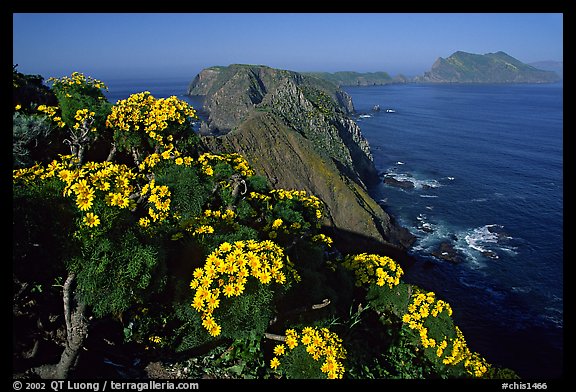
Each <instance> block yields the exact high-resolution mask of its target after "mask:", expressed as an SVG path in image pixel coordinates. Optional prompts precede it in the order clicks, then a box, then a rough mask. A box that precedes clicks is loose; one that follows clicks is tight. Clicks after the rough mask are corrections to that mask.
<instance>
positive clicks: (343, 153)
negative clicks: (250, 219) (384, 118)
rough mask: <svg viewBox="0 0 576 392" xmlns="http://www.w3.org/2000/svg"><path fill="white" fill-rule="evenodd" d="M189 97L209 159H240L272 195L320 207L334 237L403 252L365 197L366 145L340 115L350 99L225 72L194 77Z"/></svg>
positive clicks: (243, 71)
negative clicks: (195, 98)
mask: <svg viewBox="0 0 576 392" xmlns="http://www.w3.org/2000/svg"><path fill="white" fill-rule="evenodd" d="M188 93H189V94H190V95H206V98H205V101H204V102H205V103H204V110H205V111H206V112H207V113H208V120H207V122H206V123H205V124H203V125H202V127H201V133H202V134H203V139H204V141H205V143H206V144H208V145H209V146H210V148H211V149H213V150H214V151H216V152H232V151H236V152H239V153H240V154H243V155H244V156H245V157H246V158H247V159H248V161H249V162H250V163H251V165H252V167H253V168H254V169H255V170H256V172H257V173H258V174H260V175H264V176H266V177H267V178H268V179H269V181H270V182H271V183H272V184H273V185H274V186H275V187H278V188H286V189H303V190H306V191H308V192H310V193H312V194H314V195H316V196H318V197H319V198H320V199H322V200H323V201H324V202H325V204H326V215H327V217H326V220H325V222H324V223H325V224H326V225H327V226H330V227H332V228H333V229H334V230H335V233H336V234H337V232H339V233H343V232H352V233H357V234H361V235H362V236H363V237H365V238H367V239H368V240H370V241H376V242H379V243H387V244H392V245H395V246H405V245H408V244H409V243H410V242H411V241H412V237H411V235H410V234H409V233H408V232H407V231H406V230H405V229H401V228H399V227H397V226H396V225H395V224H394V223H393V222H392V220H391V218H390V217H389V216H388V215H387V214H386V212H385V211H383V210H382V208H381V207H380V206H379V205H378V204H377V203H376V202H375V201H374V200H372V198H371V197H370V196H369V195H368V193H367V191H366V184H369V183H371V182H373V181H376V180H377V175H376V170H375V168H374V164H373V162H372V155H371V153H370V147H369V145H368V142H367V141H366V139H364V137H363V136H362V134H361V132H360V129H359V128H358V126H357V125H356V123H354V121H352V120H351V119H350V118H349V117H348V115H349V114H351V113H352V112H353V110H354V108H353V105H352V101H351V99H350V97H349V96H348V95H347V94H346V93H344V92H342V91H341V90H339V89H338V88H337V87H336V86H335V85H333V84H331V83H329V82H326V81H322V80H318V79H316V78H312V77H308V76H304V75H300V74H298V73H295V72H290V71H284V70H277V69H273V68H269V67H264V66H245V65H233V66H229V67H212V68H208V69H206V70H204V71H202V72H201V73H200V74H199V75H198V76H197V77H196V78H195V79H194V81H193V82H192V83H191V85H190V87H189V89H188Z"/></svg>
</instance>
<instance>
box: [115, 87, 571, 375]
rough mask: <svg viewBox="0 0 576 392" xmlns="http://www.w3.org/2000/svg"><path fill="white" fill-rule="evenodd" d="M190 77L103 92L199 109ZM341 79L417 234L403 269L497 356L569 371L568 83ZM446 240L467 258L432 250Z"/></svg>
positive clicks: (528, 368)
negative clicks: (177, 101) (359, 82)
mask: <svg viewBox="0 0 576 392" xmlns="http://www.w3.org/2000/svg"><path fill="white" fill-rule="evenodd" d="M191 79H192V78H190V79H183V78H172V79H133V80H128V79H118V80H107V81H105V82H106V84H107V85H108V87H109V91H108V93H107V94H106V95H107V97H108V99H109V100H110V101H111V102H113V103H114V102H116V101H117V100H118V99H124V98H127V97H128V96H129V95H130V94H132V93H135V92H141V91H150V92H151V93H152V94H153V95H154V96H155V97H158V98H161V97H168V96H171V95H176V96H178V97H179V98H181V99H183V100H185V101H187V102H189V103H190V104H191V105H192V106H193V107H195V108H196V109H200V108H201V105H202V99H201V98H198V97H192V98H191V97H185V96H184V94H185V92H186V88H187V86H188V84H189V83H190V81H191ZM344 90H345V91H346V92H348V93H349V94H350V95H351V97H352V99H353V102H354V106H355V108H356V111H357V115H356V116H355V119H356V121H357V122H358V125H359V126H360V128H361V130H362V133H363V134H364V136H365V137H366V139H367V140H368V141H369V143H370V146H371V149H372V153H373V156H374V161H375V165H376V167H377V169H378V170H379V172H380V173H381V177H382V182H381V183H380V184H378V185H377V186H375V187H373V188H372V189H371V190H370V192H371V194H372V196H373V197H374V198H375V199H376V200H377V201H379V202H380V203H381V204H382V205H383V206H384V207H385V209H386V210H387V211H389V212H390V213H391V214H393V215H394V216H395V217H396V219H397V220H398V221H399V222H400V223H401V224H402V225H403V226H405V227H407V228H408V229H409V230H410V231H411V232H412V233H413V234H414V235H415V236H416V237H417V241H416V243H415V245H414V247H413V249H411V253H412V254H413V255H414V257H415V259H416V260H417V262H416V263H415V264H414V265H413V266H411V267H410V268H408V269H407V270H406V274H405V279H406V280H407V281H409V282H411V283H416V284H419V285H420V286H422V287H424V288H426V289H428V290H432V291H434V292H436V293H437V295H438V296H439V297H441V298H443V299H445V300H447V301H448V302H450V304H451V305H452V308H453V309H454V319H455V321H456V324H457V325H458V326H459V327H460V328H461V329H462V331H463V333H464V336H465V337H466V339H467V343H468V346H469V347H470V348H471V349H472V350H474V351H478V352H480V353H481V354H482V355H483V356H484V357H486V358H487V359H488V360H489V361H490V362H492V363H495V364H498V365H501V366H506V367H509V368H512V369H514V370H516V371H517V372H518V373H519V374H520V376H522V377H528V378H530V379H536V380H543V379H546V378H556V377H559V376H560V375H561V374H563V159H562V158H563V156H562V155H563V150H562V147H563V143H562V142H563V133H562V129H563V115H562V114H563V97H562V91H563V90H562V85H558V84H554V85H415V84H410V85H392V86H374V87H347V88H344ZM374 105H379V106H380V108H381V110H380V111H378V112H375V111H372V108H373V107H374ZM387 109H390V110H393V111H394V112H387ZM200 114H201V113H200ZM386 178H394V179H396V180H398V181H402V182H403V183H404V184H405V185H406V184H408V185H410V187H408V188H399V187H396V186H391V185H388V184H385V183H384V180H385V179H386ZM442 243H444V244H445V246H451V247H452V249H453V250H454V251H455V252H456V253H457V255H458V257H459V258H460V262H459V263H452V262H449V261H446V260H443V259H441V258H438V257H435V256H433V255H432V253H436V254H438V248H439V246H440V244H442ZM440 253H441V252H440Z"/></svg>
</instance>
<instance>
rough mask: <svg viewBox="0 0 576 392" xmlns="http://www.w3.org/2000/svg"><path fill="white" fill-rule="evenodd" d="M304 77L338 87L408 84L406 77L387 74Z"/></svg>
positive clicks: (316, 73)
mask: <svg viewBox="0 0 576 392" xmlns="http://www.w3.org/2000/svg"><path fill="white" fill-rule="evenodd" d="M302 74H304V75H308V76H313V77H316V78H319V79H323V80H327V81H329V82H332V83H334V84H335V85H337V86H338V87H342V86H382V85H386V84H396V83H407V82H408V81H409V79H408V78H407V77H405V76H404V75H398V76H395V77H391V76H390V75H389V74H388V73H387V72H362V73H361V72H353V71H339V72H334V73H330V72H302Z"/></svg>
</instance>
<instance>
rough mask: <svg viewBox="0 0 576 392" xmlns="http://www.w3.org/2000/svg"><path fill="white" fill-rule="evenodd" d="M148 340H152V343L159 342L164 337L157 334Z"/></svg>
mask: <svg viewBox="0 0 576 392" xmlns="http://www.w3.org/2000/svg"><path fill="white" fill-rule="evenodd" d="M148 340H150V341H151V342H152V343H156V344H159V343H161V342H162V338H161V337H160V336H156V335H153V336H150V337H149V338H148Z"/></svg>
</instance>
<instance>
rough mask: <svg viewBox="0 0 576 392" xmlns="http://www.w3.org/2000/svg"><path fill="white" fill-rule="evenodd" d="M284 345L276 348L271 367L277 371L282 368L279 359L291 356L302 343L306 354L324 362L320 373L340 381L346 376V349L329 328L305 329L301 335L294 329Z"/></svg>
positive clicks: (289, 331)
mask: <svg viewBox="0 0 576 392" xmlns="http://www.w3.org/2000/svg"><path fill="white" fill-rule="evenodd" d="M285 334H286V339H285V340H284V344H279V345H277V346H276V347H274V355H275V357H274V358H272V360H271V361H270V367H271V368H272V369H276V368H277V367H278V366H280V360H279V357H281V356H282V355H289V354H290V351H287V350H286V348H288V350H293V349H294V348H295V347H297V346H298V344H299V342H301V343H302V344H303V345H304V347H306V352H307V353H308V354H309V355H310V356H311V357H312V358H313V359H314V360H315V361H319V360H321V359H322V360H323V363H322V366H321V367H320V371H322V373H326V376H327V378H329V379H340V378H342V376H343V375H344V365H342V362H341V361H342V360H343V359H344V358H346V349H345V348H344V347H343V346H342V339H340V337H338V335H337V334H335V333H334V332H330V330H328V328H320V329H318V328H316V327H314V328H312V327H305V328H303V329H302V331H301V334H300V335H299V334H298V333H297V332H296V331H295V330H294V329H287V330H286V332H285Z"/></svg>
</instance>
